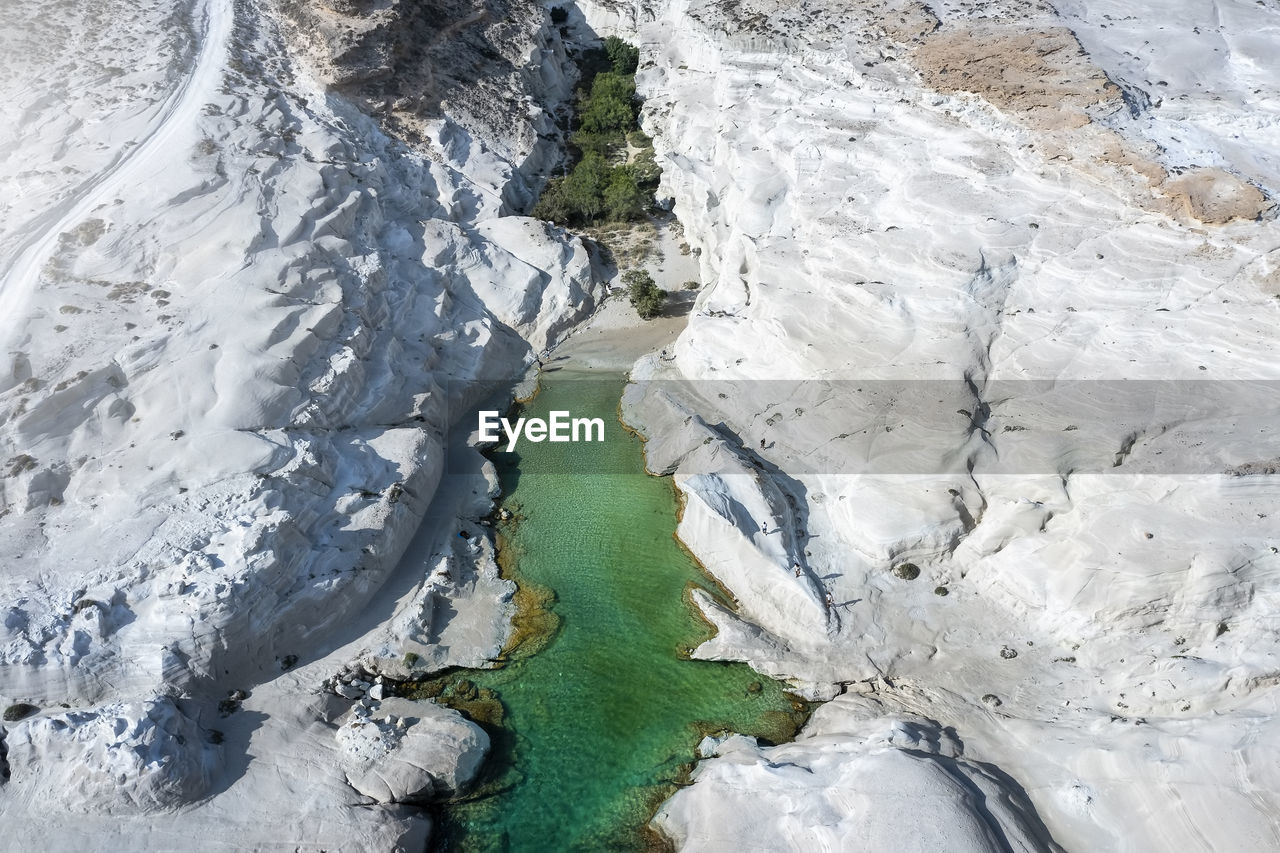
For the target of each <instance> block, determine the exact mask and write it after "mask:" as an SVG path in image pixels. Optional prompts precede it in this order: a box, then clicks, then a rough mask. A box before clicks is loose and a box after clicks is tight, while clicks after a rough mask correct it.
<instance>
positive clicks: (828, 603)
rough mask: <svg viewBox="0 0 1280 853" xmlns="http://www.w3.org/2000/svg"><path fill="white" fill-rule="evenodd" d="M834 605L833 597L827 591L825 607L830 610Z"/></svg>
mask: <svg viewBox="0 0 1280 853" xmlns="http://www.w3.org/2000/svg"><path fill="white" fill-rule="evenodd" d="M835 606H836V601H835V599H834V598H832V597H831V593H827V609H828V610H830V609H831V608H833V607H835Z"/></svg>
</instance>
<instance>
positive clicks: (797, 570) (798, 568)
mask: <svg viewBox="0 0 1280 853" xmlns="http://www.w3.org/2000/svg"><path fill="white" fill-rule="evenodd" d="M796 577H800V564H799V563H796Z"/></svg>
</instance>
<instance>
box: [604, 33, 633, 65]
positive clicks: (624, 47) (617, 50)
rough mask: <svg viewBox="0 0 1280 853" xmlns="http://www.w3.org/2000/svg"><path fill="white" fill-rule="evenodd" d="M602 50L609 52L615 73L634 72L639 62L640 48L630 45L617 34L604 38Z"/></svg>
mask: <svg viewBox="0 0 1280 853" xmlns="http://www.w3.org/2000/svg"><path fill="white" fill-rule="evenodd" d="M604 52H605V53H607V54H609V61H610V62H611V63H613V71H614V73H615V74H635V73H636V67H637V66H638V65H639V64H640V48H638V47H632V46H631V45H629V44H627V43H626V42H625V41H623V40H622V39H620V38H618V37H617V36H609V37H608V38H606V39H605V40H604Z"/></svg>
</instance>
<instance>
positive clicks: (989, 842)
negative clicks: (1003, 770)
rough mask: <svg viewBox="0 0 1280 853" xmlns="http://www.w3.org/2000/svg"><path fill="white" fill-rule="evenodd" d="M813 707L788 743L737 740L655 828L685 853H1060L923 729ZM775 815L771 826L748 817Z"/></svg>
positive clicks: (927, 725)
mask: <svg viewBox="0 0 1280 853" xmlns="http://www.w3.org/2000/svg"><path fill="white" fill-rule="evenodd" d="M839 704H840V700H836V703H834V704H833V705H829V706H826V707H824V708H822V709H821V710H819V711H818V712H817V714H815V715H814V717H813V718H812V719H811V720H810V722H809V724H808V726H807V727H806V730H805V733H804V735H803V736H801V737H800V738H798V739H797V740H796V741H795V742H794V743H789V744H784V745H781V746H773V747H760V746H758V745H757V744H756V742H755V741H754V740H753V739H751V738H747V737H743V736H741V735H739V736H737V737H733V738H730V739H728V740H727V741H725V742H724V743H721V744H719V746H718V747H717V750H716V755H717V756H718V759H717V760H715V761H710V762H705V763H703V764H700V765H699V767H698V769H697V770H696V771H695V773H694V781H695V784H694V785H693V786H692V787H689V788H684V789H682V790H681V791H680V792H679V793H677V794H676V795H675V796H674V797H672V798H671V799H670V800H668V801H667V803H666V804H665V805H664V806H663V808H662V810H661V811H660V812H659V813H658V816H657V818H656V819H655V823H656V824H657V826H659V827H660V828H662V829H664V830H665V831H666V832H667V833H668V834H669V835H670V836H671V837H672V838H674V840H675V841H676V843H677V845H678V846H679V848H680V849H681V850H705V851H711V850H903V851H921V853H924V851H931V850H975V851H979V850H980V851H993V853H994V851H1008V850H1014V851H1038V850H1060V849H1061V848H1059V847H1058V846H1057V845H1056V844H1054V843H1053V841H1052V840H1051V839H1050V838H1049V837H1048V833H1047V832H1046V830H1045V828H1044V825H1043V824H1042V823H1040V821H1039V819H1038V818H1037V817H1036V815H1035V811H1034V809H1032V807H1031V804H1030V802H1029V801H1028V800H1027V797H1026V795H1025V794H1024V793H1023V792H1022V791H1020V790H1018V789H1017V788H1016V787H1013V786H1011V785H1010V780H1009V779H1008V778H1007V777H1005V776H1003V775H1002V774H1000V773H999V771H997V770H995V769H994V768H990V767H985V766H983V765H981V764H975V763H974V762H972V761H969V760H967V759H966V758H965V757H964V749H963V746H962V745H961V744H960V743H959V742H958V741H957V740H956V739H955V734H954V732H951V731H950V730H945V729H941V728H939V727H938V725H937V724H936V723H934V722H932V721H929V720H914V719H905V720H904V719H895V718H883V717H881V718H870V719H865V720H859V721H858V722H857V723H856V724H854V725H852V726H850V725H848V724H847V721H846V719H845V718H844V716H843V715H841V714H839V713H838V712H833V711H834V710H835V708H836V707H837V706H838V705H839ZM752 814H760V815H778V816H779V817H778V819H777V820H774V821H757V820H744V819H743V816H744V815H752Z"/></svg>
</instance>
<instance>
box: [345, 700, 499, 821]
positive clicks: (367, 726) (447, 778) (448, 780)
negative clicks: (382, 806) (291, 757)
mask: <svg viewBox="0 0 1280 853" xmlns="http://www.w3.org/2000/svg"><path fill="white" fill-rule="evenodd" d="M336 737H337V740H338V746H339V748H340V749H341V763H342V768H343V771H344V772H345V773H346V776H347V782H348V783H350V785H351V787H353V788H355V789H356V790H357V791H359V792H360V793H361V794H364V795H365V796H366V797H369V798H370V799H372V800H374V801H376V802H379V803H404V802H425V801H429V800H434V799H441V798H444V797H448V796H451V795H453V794H456V793H458V792H460V791H462V790H463V789H464V788H465V786H466V785H467V783H469V782H470V781H471V780H472V779H474V778H475V776H476V773H477V772H479V769H480V765H481V763H482V762H483V761H484V757H485V753H487V752H488V750H489V736H488V735H486V734H485V733H484V730H483V729H481V728H480V727H479V726H477V725H476V724H475V723H472V722H470V721H469V720H466V719H464V718H463V717H462V715H461V714H459V713H458V712H457V711H453V710H450V709H448V708H442V707H441V706H439V705H436V704H435V703H434V702H412V701H409V700H407V699H387V700H383V701H381V702H379V703H377V705H376V707H374V708H373V709H372V710H371V711H370V712H369V713H368V715H367V716H363V715H355V714H353V715H352V716H351V718H350V719H349V720H347V722H345V723H344V724H343V725H342V727H341V728H340V729H338V733H337V736H336Z"/></svg>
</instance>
